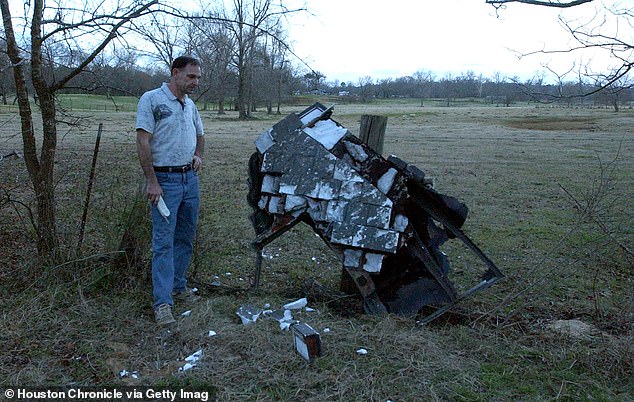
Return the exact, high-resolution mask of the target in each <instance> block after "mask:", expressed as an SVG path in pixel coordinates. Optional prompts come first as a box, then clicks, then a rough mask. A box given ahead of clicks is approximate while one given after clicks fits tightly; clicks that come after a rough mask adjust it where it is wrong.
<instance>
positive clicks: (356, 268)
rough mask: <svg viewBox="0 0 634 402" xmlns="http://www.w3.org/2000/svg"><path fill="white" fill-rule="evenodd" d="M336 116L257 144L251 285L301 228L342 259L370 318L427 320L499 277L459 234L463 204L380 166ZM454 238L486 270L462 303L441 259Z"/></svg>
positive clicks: (399, 163)
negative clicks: (423, 313) (277, 244)
mask: <svg viewBox="0 0 634 402" xmlns="http://www.w3.org/2000/svg"><path fill="white" fill-rule="evenodd" d="M332 112H333V107H330V108H326V107H325V106H323V105H321V104H319V103H316V104H314V105H313V106H311V107H309V108H307V109H306V110H304V111H303V112H301V113H299V114H290V115H289V116H287V117H286V118H284V119H283V120H281V121H280V122H278V123H277V124H275V125H274V126H273V127H272V128H271V129H269V130H267V131H265V132H264V133H262V134H261V135H260V136H259V137H258V138H257V140H256V141H255V145H256V148H257V151H256V152H254V153H253V155H252V156H251V159H250V161H249V194H248V196H247V199H248V201H249V204H250V205H251V207H252V208H253V210H254V212H253V214H252V215H251V222H252V224H253V227H254V229H255V233H256V239H255V241H254V242H253V244H254V246H255V248H256V250H257V259H256V275H255V282H254V285H255V286H258V284H259V275H260V268H261V262H262V253H263V248H264V247H265V246H266V245H267V244H269V243H271V242H272V241H273V240H275V239H276V238H277V237H279V236H281V235H282V234H283V233H285V232H286V231H288V230H289V229H290V228H292V227H293V226H294V225H296V224H297V223H299V222H304V223H306V224H308V225H310V226H311V228H312V229H313V231H314V232H315V233H316V234H317V235H318V236H319V237H321V239H323V240H324V241H325V242H326V244H327V245H328V246H330V248H331V249H332V250H334V251H335V252H336V253H337V254H338V256H339V259H340V261H341V262H342V264H343V267H344V269H345V272H347V273H348V274H349V279H350V280H351V281H352V282H353V283H354V285H355V287H356V289H357V291H358V292H359V293H360V294H361V296H362V297H363V301H364V310H365V311H366V312H367V313H383V312H389V313H396V314H401V315H405V316H414V315H416V314H418V313H419V311H420V310H421V309H422V308H423V307H425V306H433V307H436V308H437V309H436V311H435V313H433V314H432V315H430V316H429V317H428V319H429V320H431V319H433V318H435V317H437V316H438V315H440V314H442V313H443V312H445V311H446V310H448V309H449V308H450V307H451V306H453V305H455V303H457V302H459V301H460V300H462V299H463V298H466V297H468V296H470V295H471V294H473V293H474V292H475V291H477V290H480V289H483V288H486V287H488V286H490V285H491V284H492V283H494V282H495V281H496V280H498V279H499V278H501V277H502V276H503V275H502V273H501V272H500V271H499V270H498V268H497V267H496V266H495V264H494V263H493V262H492V261H491V260H490V259H489V258H488V257H487V256H486V255H485V254H484V253H483V252H482V251H481V250H480V249H479V248H478V247H477V246H476V245H475V244H474V243H473V242H472V241H471V240H470V239H469V238H468V237H467V236H466V235H465V234H464V232H462V230H461V229H460V228H461V227H462V225H463V224H464V222H465V220H466V218H467V211H468V209H467V207H466V206H465V205H464V204H463V203H461V202H460V201H458V200H457V199H455V198H453V197H450V196H447V195H443V194H440V193H438V192H436V191H435V190H434V189H433V188H432V187H431V185H432V181H431V180H429V178H427V177H425V173H424V172H423V171H422V170H420V169H419V168H417V167H416V166H413V165H411V164H408V163H406V162H404V161H403V160H401V159H399V158H397V157H395V156H390V157H389V158H388V159H385V158H383V157H382V156H381V155H380V154H378V153H377V152H375V151H374V150H372V149H371V148H370V147H369V146H367V145H366V144H365V143H363V142H362V141H361V140H359V139H358V138H357V137H355V136H354V135H352V134H351V133H350V132H349V131H348V130H347V129H346V128H344V127H342V126H341V125H340V124H339V123H337V122H336V121H334V120H332V119H331V115H332ZM450 238H458V239H459V240H461V241H462V242H463V243H464V244H465V245H466V246H467V247H468V248H469V249H470V250H471V251H472V252H474V253H475V254H476V256H477V257H478V258H479V259H480V260H481V261H482V262H484V264H485V265H486V266H487V270H486V272H484V274H483V275H482V277H481V280H480V282H479V283H477V284H475V286H473V287H472V288H470V289H469V290H468V291H466V292H464V293H463V294H459V293H458V292H457V291H456V290H455V288H454V285H453V283H452V282H451V280H450V279H449V272H450V266H449V259H448V256H447V255H446V254H445V253H443V252H442V251H441V250H440V247H441V246H442V245H443V243H445V242H446V241H447V240H448V239H450ZM343 285H344V284H343V283H342V287H344V286H343Z"/></svg>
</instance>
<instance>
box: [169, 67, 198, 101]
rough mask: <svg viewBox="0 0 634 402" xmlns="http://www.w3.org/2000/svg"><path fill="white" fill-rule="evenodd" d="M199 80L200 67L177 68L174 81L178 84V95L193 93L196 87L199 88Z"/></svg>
mask: <svg viewBox="0 0 634 402" xmlns="http://www.w3.org/2000/svg"><path fill="white" fill-rule="evenodd" d="M199 80H200V66H194V65H191V64H188V65H186V66H185V67H183V68H175V69H174V75H172V81H173V82H174V83H175V84H176V90H177V91H178V92H179V94H176V95H185V94H191V93H193V92H194V90H195V89H196V87H198V81H199Z"/></svg>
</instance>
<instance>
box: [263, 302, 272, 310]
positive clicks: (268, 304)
mask: <svg viewBox="0 0 634 402" xmlns="http://www.w3.org/2000/svg"><path fill="white" fill-rule="evenodd" d="M262 307H264V308H267V309H268V308H271V303H264V306H262Z"/></svg>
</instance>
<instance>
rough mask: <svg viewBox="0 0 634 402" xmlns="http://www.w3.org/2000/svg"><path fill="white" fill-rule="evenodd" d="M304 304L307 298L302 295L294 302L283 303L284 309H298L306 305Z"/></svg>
mask: <svg viewBox="0 0 634 402" xmlns="http://www.w3.org/2000/svg"><path fill="white" fill-rule="evenodd" d="M306 304H308V300H307V299H306V298H305V297H302V298H301V299H298V300H295V301H294V302H290V303H286V304H285V305H284V309H286V310H298V309H301V308H304V307H306Z"/></svg>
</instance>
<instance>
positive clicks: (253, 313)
mask: <svg viewBox="0 0 634 402" xmlns="http://www.w3.org/2000/svg"><path fill="white" fill-rule="evenodd" d="M236 314H237V315H238V317H240V319H241V320H242V324H244V325H248V324H253V323H254V322H256V321H257V319H258V317H260V314H262V309H261V308H258V307H253V306H249V305H244V306H240V308H239V309H238V311H236Z"/></svg>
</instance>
